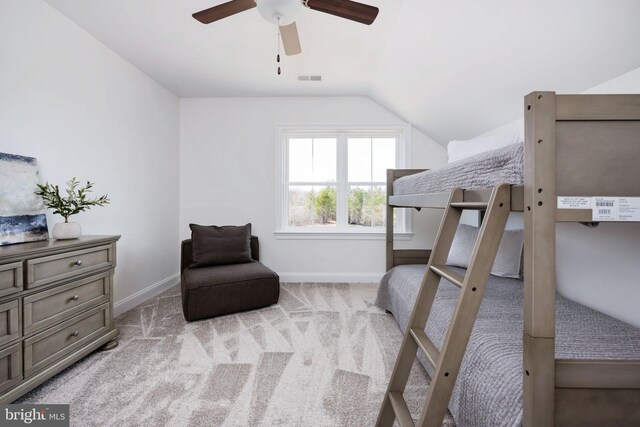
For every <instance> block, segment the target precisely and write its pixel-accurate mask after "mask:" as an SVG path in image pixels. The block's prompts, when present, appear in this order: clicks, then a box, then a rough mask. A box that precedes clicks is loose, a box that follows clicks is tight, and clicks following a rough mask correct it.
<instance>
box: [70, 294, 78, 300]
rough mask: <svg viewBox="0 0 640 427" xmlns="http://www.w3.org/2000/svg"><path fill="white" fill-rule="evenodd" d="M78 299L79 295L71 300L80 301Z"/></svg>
mask: <svg viewBox="0 0 640 427" xmlns="http://www.w3.org/2000/svg"><path fill="white" fill-rule="evenodd" d="M78 298H79V297H78V295H74V296H73V298H71V299H72V300H74V301H78Z"/></svg>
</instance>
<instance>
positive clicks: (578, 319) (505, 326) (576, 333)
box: [376, 265, 640, 427]
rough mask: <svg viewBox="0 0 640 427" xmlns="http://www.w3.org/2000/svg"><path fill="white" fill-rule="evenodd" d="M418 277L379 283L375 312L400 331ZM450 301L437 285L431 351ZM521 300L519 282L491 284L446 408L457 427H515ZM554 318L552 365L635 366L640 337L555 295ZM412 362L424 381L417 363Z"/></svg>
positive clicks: (391, 276)
mask: <svg viewBox="0 0 640 427" xmlns="http://www.w3.org/2000/svg"><path fill="white" fill-rule="evenodd" d="M424 270H425V266H424V265H408V266H401V267H395V268H393V269H392V270H390V271H389V272H388V273H387V274H386V275H385V276H384V277H383V278H382V281H381V283H380V288H379V289H378V298H377V300H376V304H377V305H378V306H380V307H382V308H383V309H385V310H389V311H390V312H392V313H393V315H394V317H395V319H396V321H397V322H398V324H399V325H400V328H401V329H402V330H403V331H404V330H405V328H406V326H407V324H408V322H409V318H410V316H411V312H412V310H413V304H414V302H415V299H416V296H417V294H418V290H419V287H420V283H421V281H422V276H423V274H424ZM455 270H457V271H458V272H459V273H461V274H464V272H465V270H464V269H462V268H455ZM458 293H459V289H458V288H456V287H455V286H453V285H451V284H449V283H448V282H447V281H446V280H444V279H443V280H442V282H441V284H440V287H439V288H438V293H437V294H436V300H435V303H434V305H433V309H432V312H431V315H430V316H429V321H428V322H427V327H426V329H425V330H426V331H427V334H428V335H429V337H430V338H431V340H432V341H433V342H434V343H435V345H436V346H437V347H438V348H442V343H443V342H444V337H445V335H446V331H447V327H448V325H449V321H450V319H451V315H452V313H453V308H454V305H455V302H456V299H457V297H458ZM522 300H523V286H522V281H520V280H517V279H508V278H502V277H495V276H491V278H490V280H489V283H488V284H487V290H486V292H485V297H484V300H483V302H482V305H481V306H480V311H479V313H478V319H477V321H476V324H475V326H474V329H473V332H472V334H471V339H470V341H469V345H468V347H467V352H466V354H465V356H464V360H463V362H462V367H461V370H460V375H459V376H458V380H457V383H456V386H455V388H454V390H453V395H452V397H451V401H450V403H449V410H450V411H451V414H452V415H453V418H454V420H455V422H456V425H457V426H458V427H465V426H478V427H479V426H483V427H485V426H519V425H521V424H522V317H523V315H522V313H523V305H522ZM556 315H557V328H556V336H557V339H556V357H558V358H572V359H573V358H575V359H613V358H615V359H640V329H637V328H634V327H632V326H630V325H628V324H626V323H623V322H621V321H619V320H616V319H614V318H612V317H609V316H607V315H605V314H602V313H599V312H597V311H594V310H592V309H590V308H588V307H585V306H582V305H580V304H577V303H574V302H572V301H570V300H568V299H566V298H563V297H562V296H560V295H558V299H557V304H556ZM418 354H419V355H420V356H421V355H422V352H420V351H419V352H418ZM419 359H420V362H421V363H422V365H423V366H424V367H425V368H426V370H427V372H428V373H429V375H432V374H433V369H432V368H431V366H430V365H429V364H428V363H427V362H426V360H425V359H424V357H419Z"/></svg>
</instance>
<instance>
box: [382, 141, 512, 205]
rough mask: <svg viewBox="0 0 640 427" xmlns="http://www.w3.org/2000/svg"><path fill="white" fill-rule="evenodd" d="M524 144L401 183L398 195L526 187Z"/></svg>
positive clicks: (396, 188)
mask: <svg viewBox="0 0 640 427" xmlns="http://www.w3.org/2000/svg"><path fill="white" fill-rule="evenodd" d="M523 170H524V143H519V144H512V145H508V146H506V147H502V148H498V149H497V150H492V151H487V152H485V153H480V154H477V155H475V156H472V157H469V158H467V159H463V160H459V161H457V162H453V163H449V164H448V165H446V166H444V167H442V168H440V169H436V170H428V171H424V172H420V173H417V174H414V175H409V176H405V177H402V178H399V179H397V180H396V181H395V182H394V183H393V194H394V195H407V194H428V193H444V192H449V191H451V190H452V189H454V188H456V187H460V188H464V189H469V190H470V189H476V188H488V187H493V186H495V185H497V184H503V183H505V184H522V183H524V172H523Z"/></svg>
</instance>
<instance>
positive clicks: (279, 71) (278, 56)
mask: <svg viewBox="0 0 640 427" xmlns="http://www.w3.org/2000/svg"><path fill="white" fill-rule="evenodd" d="M276 63H277V64H278V75H280V74H282V71H281V70H280V17H278V54H277V55H276Z"/></svg>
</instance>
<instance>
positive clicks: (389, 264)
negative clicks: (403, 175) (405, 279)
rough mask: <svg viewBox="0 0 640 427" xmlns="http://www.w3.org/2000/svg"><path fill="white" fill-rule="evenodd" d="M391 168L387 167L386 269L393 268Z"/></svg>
mask: <svg viewBox="0 0 640 427" xmlns="http://www.w3.org/2000/svg"><path fill="white" fill-rule="evenodd" d="M393 171H394V170H393V169H387V219H386V221H387V232H386V240H387V242H386V247H385V249H386V269H385V271H389V270H391V269H392V268H393V206H391V205H390V204H389V196H393V181H394V173H393Z"/></svg>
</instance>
